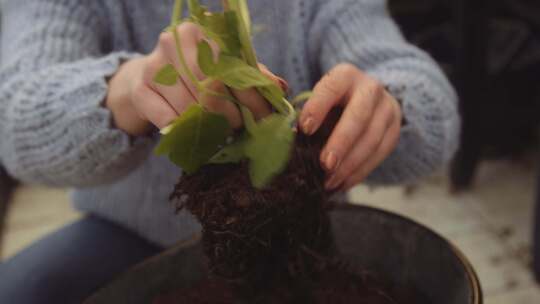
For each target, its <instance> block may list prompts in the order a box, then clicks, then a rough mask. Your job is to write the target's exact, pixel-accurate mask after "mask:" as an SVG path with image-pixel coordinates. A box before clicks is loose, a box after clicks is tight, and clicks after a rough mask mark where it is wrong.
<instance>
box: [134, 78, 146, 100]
mask: <svg viewBox="0 0 540 304" xmlns="http://www.w3.org/2000/svg"><path fill="white" fill-rule="evenodd" d="M146 90H148V87H147V86H146V85H145V84H144V83H143V82H138V83H137V84H135V85H134V86H133V91H132V93H131V97H132V99H133V101H135V102H137V101H140V100H142V99H143V98H144V96H145V94H146Z"/></svg>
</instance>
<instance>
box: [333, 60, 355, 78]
mask: <svg viewBox="0 0 540 304" xmlns="http://www.w3.org/2000/svg"><path fill="white" fill-rule="evenodd" d="M336 70H337V71H339V72H340V73H343V74H345V75H347V76H353V75H355V74H356V73H357V72H358V68H357V67H356V66H355V65H354V64H352V63H348V62H347V63H340V64H338V65H337V66H336Z"/></svg>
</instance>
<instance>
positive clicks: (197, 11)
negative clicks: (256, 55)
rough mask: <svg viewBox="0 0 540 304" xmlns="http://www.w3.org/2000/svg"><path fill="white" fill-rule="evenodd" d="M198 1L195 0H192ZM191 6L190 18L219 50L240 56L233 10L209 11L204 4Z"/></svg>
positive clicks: (240, 46)
mask: <svg viewBox="0 0 540 304" xmlns="http://www.w3.org/2000/svg"><path fill="white" fill-rule="evenodd" d="M192 1H194V2H198V1H196V0H192ZM191 6H193V10H192V9H190V11H191V19H192V21H193V22H195V23H196V24H198V25H199V26H200V27H201V28H202V30H203V32H204V33H205V34H206V36H207V37H208V38H210V39H212V40H213V41H214V42H216V43H217V44H218V45H219V48H220V51H221V52H222V53H223V54H227V55H230V56H234V57H240V55H241V49H242V45H241V43H240V37H239V34H238V17H237V16H236V13H235V12H230V11H227V12H223V13H210V12H208V11H207V9H206V8H205V7H204V6H200V5H197V4H190V7H191Z"/></svg>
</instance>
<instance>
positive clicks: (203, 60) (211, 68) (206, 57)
mask: <svg viewBox="0 0 540 304" xmlns="http://www.w3.org/2000/svg"><path fill="white" fill-rule="evenodd" d="M197 60H198V63H199V67H200V68H201V71H202V72H203V73H204V74H205V75H206V76H212V75H214V74H215V73H216V63H215V62H214V53H213V52H212V48H211V47H210V44H208V42H206V41H204V40H203V41H201V42H199V44H198V45H197Z"/></svg>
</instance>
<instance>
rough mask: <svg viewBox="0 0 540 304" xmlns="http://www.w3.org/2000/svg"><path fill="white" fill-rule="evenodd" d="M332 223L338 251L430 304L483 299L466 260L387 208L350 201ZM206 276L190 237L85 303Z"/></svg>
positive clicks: (152, 293)
mask: <svg viewBox="0 0 540 304" xmlns="http://www.w3.org/2000/svg"><path fill="white" fill-rule="evenodd" d="M332 225H333V226H332V227H333V231H334V234H335V239H336V243H337V246H338V249H339V250H340V252H341V253H342V254H343V256H344V257H345V259H346V260H347V261H349V262H351V263H354V264H356V265H358V266H359V267H361V268H362V269H366V270H368V271H371V272H374V273H377V274H382V275H384V276H386V277H387V278H388V279H389V280H391V281H392V283H395V284H399V286H407V288H413V289H414V290H416V291H418V292H420V293H421V294H422V295H423V296H424V297H425V298H426V299H427V300H428V301H429V302H430V303H433V304H481V303H482V292H481V288H480V284H479V281H478V278H477V276H476V274H475V272H474V270H473V268H472V267H471V265H470V264H469V262H468V261H467V259H466V258H465V257H464V255H463V254H462V253H461V252H460V251H459V250H458V249H456V248H455V247H454V246H453V245H452V244H450V243H449V242H448V241H446V240H445V239H444V238H442V237H440V236H439V235H437V234H436V233H434V232H433V231H431V230H430V229H428V228H426V227H424V226H422V225H419V224H417V223H415V222H413V221H411V220H409V219H406V218H404V217H401V216H398V215H395V214H392V213H389V212H385V211H381V210H377V209H373V208H368V207H358V206H349V205H346V206H341V207H339V208H338V209H336V210H335V211H333V212H332ZM204 276H205V268H204V266H203V256H202V251H201V248H200V246H199V245H198V241H197V240H193V241H190V242H187V243H184V244H182V245H179V246H178V247H176V248H174V249H172V250H170V251H168V252H166V253H164V254H162V255H159V256H156V257H154V258H152V259H150V260H148V261H146V262H144V263H142V264H140V265H138V266H136V267H135V268H133V269H132V270H131V271H129V272H128V273H126V274H124V275H122V276H121V277H120V278H118V279H117V280H116V281H115V282H113V283H112V284H110V285H109V286H107V287H105V288H104V289H102V290H100V291H99V292H97V293H96V294H95V295H94V296H92V297H91V298H90V299H88V300H87V301H86V302H85V304H108V303H115V304H123V303H126V304H128V303H129V304H139V303H141V304H143V303H144V304H148V303H152V299H154V298H155V297H156V296H157V295H158V294H161V293H163V292H166V291H168V290H171V289H177V288H182V287H188V286H190V285H191V284H192V283H194V282H196V281H198V280H200V279H201V278H203V277H204Z"/></svg>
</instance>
